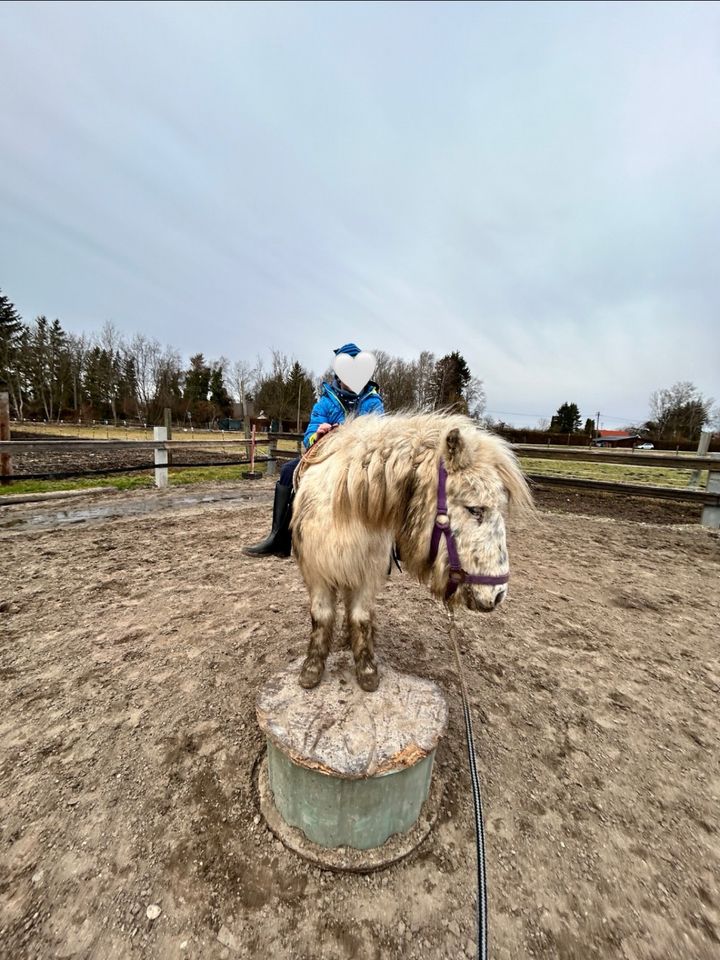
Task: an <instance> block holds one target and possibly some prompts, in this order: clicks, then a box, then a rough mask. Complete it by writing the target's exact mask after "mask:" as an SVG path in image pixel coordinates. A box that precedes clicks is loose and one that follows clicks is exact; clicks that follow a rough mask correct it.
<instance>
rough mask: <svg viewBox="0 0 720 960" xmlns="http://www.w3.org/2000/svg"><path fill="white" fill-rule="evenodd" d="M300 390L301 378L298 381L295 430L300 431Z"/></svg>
mask: <svg viewBox="0 0 720 960" xmlns="http://www.w3.org/2000/svg"><path fill="white" fill-rule="evenodd" d="M301 391H302V378H300V383H298V415H297V432H298V433H300V393H301Z"/></svg>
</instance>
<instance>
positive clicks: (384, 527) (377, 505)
mask: <svg viewBox="0 0 720 960" xmlns="http://www.w3.org/2000/svg"><path fill="white" fill-rule="evenodd" d="M296 487H297V492H296V495H295V503H294V508H293V520H292V525H291V529H292V542H293V550H294V552H295V555H296V558H297V561H298V564H299V567H300V572H301V574H302V577H303V580H304V581H305V586H306V587H307V590H308V594H309V597H310V615H311V623H312V627H311V634H310V641H309V644H308V649H307V655H306V657H305V660H304V662H303V664H302V667H301V670H300V684H301V685H302V686H303V687H305V688H306V689H311V688H313V687H316V686H317V685H318V684H319V683H320V680H321V679H322V676H323V672H324V669H325V660H326V658H327V655H328V653H329V650H330V644H331V640H332V635H333V629H334V625H335V619H336V613H337V606H338V601H339V598H340V597H342V599H343V601H344V607H345V627H346V631H347V635H348V638H349V641H350V646H351V648H352V652H353V656H354V660H355V672H356V677H357V681H358V683H359V685H360V687H361V688H362V689H363V690H366V691H368V692H371V691H373V690H376V689H377V687H378V684H379V677H378V669H377V664H376V662H375V618H374V605H375V597H376V595H377V593H378V591H379V589H380V587H381V585H382V583H383V580H384V579H385V578H386V577H387V575H388V558H389V557H390V555H391V550H392V548H393V545H394V544H395V545H396V546H397V548H398V553H399V555H400V557H401V558H402V560H403V562H404V564H405V567H406V569H407V571H408V572H409V573H410V574H412V575H413V576H415V577H416V578H417V580H418V581H420V582H421V583H424V584H426V585H427V586H428V587H429V589H430V592H431V593H432V594H433V595H434V596H435V597H437V598H438V599H443V600H445V602H446V603H448V604H449V605H464V606H465V607H467V608H468V609H470V610H472V611H477V612H480V611H490V610H493V609H494V608H495V607H497V605H498V604H499V603H501V602H502V600H503V599H504V598H505V595H506V592H507V580H508V571H509V564H508V553H507V547H506V539H505V523H504V518H503V513H504V511H505V508H506V507H507V506H508V505H509V504H512V505H514V506H516V507H519V508H520V509H522V510H526V511H527V510H531V509H532V498H531V495H530V491H529V489H528V485H527V483H526V481H525V478H524V477H523V475H522V472H521V470H520V467H519V465H518V462H517V459H516V458H515V455H514V454H513V453H512V451H511V450H510V447H509V446H508V444H507V443H506V442H505V441H504V440H503V439H501V438H500V437H498V436H495V435H494V434H491V433H489V432H488V431H486V430H483V429H481V428H480V427H478V425H477V424H476V423H474V422H473V421H472V420H470V419H469V418H468V417H465V416H462V415H459V414H451V413H419V414H390V415H386V416H376V415H373V414H370V415H367V416H364V417H356V418H354V419H349V420H348V421H346V423H345V424H343V425H342V426H340V427H339V428H338V429H336V430H333V431H332V433H330V434H328V435H327V436H326V437H325V438H324V439H323V440H322V441H321V442H320V443H318V444H317V445H316V446H314V447H311V448H310V451H309V453H308V454H307V455H306V459H305V460H304V461H303V463H302V464H301V466H300V468H299V470H298V474H297V475H296ZM443 539H444V540H445V543H444V545H443V544H442V541H443Z"/></svg>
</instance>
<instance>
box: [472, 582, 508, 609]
mask: <svg viewBox="0 0 720 960" xmlns="http://www.w3.org/2000/svg"><path fill="white" fill-rule="evenodd" d="M506 593H507V587H506V586H504V585H503V586H495V587H471V586H467V587H466V588H465V591H464V599H465V606H466V607H467V608H468V610H475V611H477V612H478V613H490V612H491V611H493V610H494V609H495V607H499V606H500V604H501V603H502V602H503V600H504V599H505V594H506Z"/></svg>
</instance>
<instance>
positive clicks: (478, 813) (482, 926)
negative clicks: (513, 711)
mask: <svg viewBox="0 0 720 960" xmlns="http://www.w3.org/2000/svg"><path fill="white" fill-rule="evenodd" d="M445 609H446V611H447V615H448V632H449V634H450V639H451V641H452V645H453V650H454V652H455V662H456V665H457V675H458V680H459V681H460V692H461V694H462V706H463V717H464V720H465V742H466V744H467V754H468V765H469V767H470V784H471V786H472V798H473V814H474V819H475V849H476V855H477V900H476V924H477V957H478V960H488V903H487V873H486V869H485V827H484V820H483V807H482V796H481V794H480V778H479V777H478V772H477V762H476V759H475V740H474V735H473V728H472V720H471V717H470V701H469V698H468V692H467V686H466V684H465V676H464V674H463V671H462V663H461V660H460V648H459V646H458V640H457V625H456V623H455V617H454V615H453V612H452V610H451V609H450V608H449V607H448V606H446V607H445Z"/></svg>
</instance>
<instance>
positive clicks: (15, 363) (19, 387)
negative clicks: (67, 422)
mask: <svg viewBox="0 0 720 960" xmlns="http://www.w3.org/2000/svg"><path fill="white" fill-rule="evenodd" d="M26 329H27V328H26V327H25V326H24V324H23V322H22V318H21V316H20V314H19V313H18V312H17V310H16V309H15V305H14V304H13V303H11V302H10V298H9V297H7V296H6V295H5V294H4V293H3V292H2V290H0V380H4V381H5V382H6V384H7V390H8V392H9V394H10V399H11V401H12V405H13V407H14V408H15V416H17V417H19V418H22V415H23V410H22V407H23V400H24V394H23V388H24V374H23V372H22V364H21V358H22V355H23V353H24V347H25V346H26V344H25V339H24V334H25V333H26Z"/></svg>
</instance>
